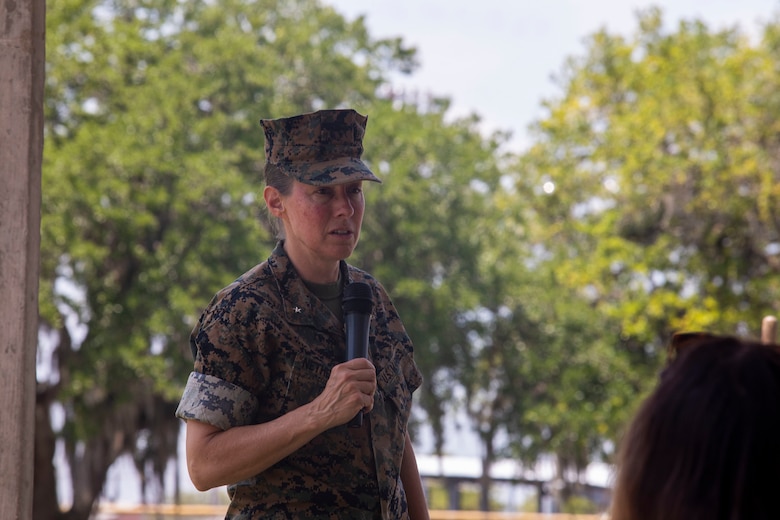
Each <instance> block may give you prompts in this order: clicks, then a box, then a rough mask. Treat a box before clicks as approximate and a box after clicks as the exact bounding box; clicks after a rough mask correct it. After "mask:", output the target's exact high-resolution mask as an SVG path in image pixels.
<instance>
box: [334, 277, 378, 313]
mask: <svg viewBox="0 0 780 520" xmlns="http://www.w3.org/2000/svg"><path fill="white" fill-rule="evenodd" d="M341 301H342V303H341V306H342V308H343V309H344V313H345V314H347V313H350V312H359V313H362V314H371V311H372V310H373V308H374V297H373V293H372V292H371V286H370V285H368V284H367V283H365V282H352V283H350V284H347V285H346V286H345V287H344V296H343V297H342V299H341Z"/></svg>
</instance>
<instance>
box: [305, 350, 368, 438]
mask: <svg viewBox="0 0 780 520" xmlns="http://www.w3.org/2000/svg"><path fill="white" fill-rule="evenodd" d="M375 393H376V369H375V368H374V365H373V363H371V362H370V361H369V360H368V359H366V358H357V359H352V360H350V361H347V362H345V363H341V364H339V365H336V366H335V367H333V369H332V370H331V372H330V377H329V378H328V382H327V384H326V385H325V389H324V390H323V391H322V393H321V394H320V395H319V396H317V398H315V399H314V401H312V402H311V403H310V404H309V407H310V408H311V413H312V414H314V416H315V417H319V418H320V419H321V420H322V421H324V423H325V425H326V427H325V428H324V429H328V428H332V427H334V426H339V425H342V424H345V423H347V422H349V421H350V420H352V418H354V417H355V415H357V413H358V412H359V411H361V410H362V411H363V412H364V413H368V412H370V411H371V410H372V409H373V408H374V394H375Z"/></svg>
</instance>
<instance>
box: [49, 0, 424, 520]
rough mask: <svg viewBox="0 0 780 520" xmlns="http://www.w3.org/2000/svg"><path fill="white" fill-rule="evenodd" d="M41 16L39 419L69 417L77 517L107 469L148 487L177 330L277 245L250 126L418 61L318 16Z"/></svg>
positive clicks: (173, 372)
mask: <svg viewBox="0 0 780 520" xmlns="http://www.w3.org/2000/svg"><path fill="white" fill-rule="evenodd" d="M47 15H48V16H47V37H48V39H47V49H48V52H47V78H46V106H45V111H46V114H45V117H46V122H45V138H46V139H45V151H44V166H43V175H44V176H43V188H44V195H43V215H42V235H43V240H42V242H43V245H42V255H41V256H42V269H41V295H40V300H41V320H42V326H43V327H44V328H46V329H49V330H50V331H51V332H52V333H53V334H54V338H55V340H54V346H53V348H54V354H53V356H52V358H51V359H52V362H53V363H54V365H53V366H52V367H51V369H50V373H51V374H52V375H53V377H51V378H50V379H49V380H46V381H41V386H40V389H41V391H40V392H39V405H40V406H41V408H42V409H43V410H47V409H48V408H49V407H50V406H52V405H53V404H54V403H57V404H58V405H59V409H61V410H63V411H64V415H65V418H64V424H63V426H62V428H61V429H60V430H59V431H58V432H57V434H58V435H59V436H61V437H62V438H63V439H64V440H65V441H66V442H65V445H66V446H67V447H68V448H67V452H68V453H67V455H68V457H69V460H70V463H71V469H72V480H73V484H74V497H75V501H74V504H73V510H72V511H71V512H70V513H69V514H71V515H72V517H73V518H79V517H82V518H86V515H88V514H89V511H90V509H91V506H92V501H93V500H94V499H95V498H96V497H97V494H98V493H99V492H100V490H101V487H102V479H103V478H104V477H105V473H106V471H107V469H108V467H109V466H110V464H111V463H112V462H113V461H114V460H115V459H116V457H117V456H118V455H119V454H121V453H125V452H130V453H133V454H134V456H135V458H136V460H137V463H138V465H139V470H143V471H146V470H145V469H143V468H145V467H147V466H148V465H149V464H152V465H153V466H154V468H155V472H156V473H157V474H158V475H161V473H162V470H163V469H164V467H165V463H166V462H167V461H168V459H169V458H170V457H171V456H172V455H173V454H174V453H175V448H176V442H177V438H178V435H177V433H178V425H179V423H178V421H177V420H176V419H175V418H174V417H173V411H174V409H175V405H176V402H177V401H178V399H179V397H180V395H181V388H182V386H183V384H184V382H185V381H186V376H187V373H188V371H189V370H191V368H192V358H191V354H190V351H189V347H188V336H189V332H190V330H191V329H192V327H193V325H194V324H195V320H196V319H197V316H198V315H199V313H200V311H201V309H202V308H203V307H204V306H205V304H206V303H207V302H208V300H209V299H210V298H211V296H212V295H213V294H214V293H215V292H216V291H217V290H218V289H219V288H221V287H223V286H224V285H226V284H227V283H229V282H230V281H232V280H233V279H234V278H235V277H237V276H238V275H240V274H241V273H242V272H244V271H245V270H247V269H249V268H250V267H251V266H252V265H254V264H256V263H258V262H259V261H261V260H262V259H263V258H265V256H266V255H267V253H268V251H270V248H271V247H272V246H273V242H274V239H273V238H272V237H271V236H270V235H269V232H268V230H267V229H266V228H265V227H264V226H263V225H262V222H263V221H264V216H263V210H262V195H261V190H262V183H261V182H260V181H261V177H260V176H261V167H262V164H263V162H264V154H263V139H262V132H261V131H260V128H259V125H258V120H259V119H260V118H262V117H280V116H282V115H290V114H292V113H299V112H305V111H310V110H315V109H317V108H320V107H322V106H329V107H331V106H342V105H362V106H366V105H367V104H368V101H370V100H371V99H372V98H373V96H374V93H375V91H376V90H377V89H378V88H379V86H381V85H382V84H383V81H384V80H383V76H382V75H383V74H384V73H385V72H387V71H389V70H391V69H392V68H399V69H405V70H409V69H411V68H413V67H414V54H413V52H411V51H410V50H408V49H406V48H405V47H404V46H403V44H402V42H401V41H400V40H373V39H371V38H370V37H369V36H368V34H367V32H366V29H365V27H364V25H363V22H362V20H357V21H355V22H349V23H348V22H346V21H345V20H344V19H343V18H342V17H341V16H340V15H338V14H337V13H335V12H334V11H333V10H332V9H330V8H327V7H323V6H322V5H320V4H319V3H318V2H316V1H313V0H309V1H307V0H301V1H295V2H277V1H272V0H263V1H246V2H242V1H226V2H219V3H218V4H217V3H215V2H209V1H193V2H172V1H168V0H150V1H145V2H140V3H139V2H135V1H112V2H97V1H88V0H63V1H62V2H56V3H54V4H52V5H51V6H49V10H48V13H47ZM68 321H70V322H71V326H69V327H65V326H64V324H65V323H66V322H68ZM82 334H83V336H84V337H81V335H82ZM41 417H43V418H46V417H48V414H46V413H44V414H43V415H42V416H41ZM42 420H45V419H42ZM149 439H151V440H152V441H149ZM52 442H53V439H52ZM45 471H51V468H50V467H44V468H40V472H45ZM41 474H42V473H41ZM38 492H39V493H40V494H42V495H46V496H41V497H39V498H40V500H41V501H46V502H48V503H51V502H52V501H56V498H55V497H54V496H53V493H55V490H47V489H40V490H38ZM39 498H36V502H38V500H39Z"/></svg>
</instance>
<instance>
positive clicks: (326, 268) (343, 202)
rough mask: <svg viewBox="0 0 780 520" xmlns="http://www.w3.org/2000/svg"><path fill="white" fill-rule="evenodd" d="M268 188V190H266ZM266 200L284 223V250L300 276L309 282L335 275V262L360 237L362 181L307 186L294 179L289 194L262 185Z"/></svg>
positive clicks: (347, 254)
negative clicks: (264, 189) (264, 187)
mask: <svg viewBox="0 0 780 520" xmlns="http://www.w3.org/2000/svg"><path fill="white" fill-rule="evenodd" d="M269 190H271V191H270V193H269ZM265 198H266V204H267V205H268V207H269V209H270V211H271V212H272V213H273V214H274V216H277V217H279V218H280V219H281V220H282V223H283V225H284V232H285V251H287V254H288V255H289V256H290V259H291V260H292V262H293V264H294V265H295V267H296V269H298V270H299V272H300V273H301V276H303V277H304V278H305V279H307V280H309V281H313V282H329V281H335V280H322V279H318V278H322V276H325V273H328V274H327V276H330V275H331V274H332V275H335V276H337V275H338V262H339V260H344V259H346V258H347V257H349V256H350V255H351V254H352V251H353V250H354V249H355V246H356V245H357V243H358V239H359V238H360V227H361V225H362V223H363V211H364V209H365V200H364V199H363V181H356V182H350V183H347V184H337V185H330V186H311V185H308V184H303V183H301V182H298V181H295V182H294V183H293V188H292V191H291V192H290V194H288V195H281V194H280V193H279V192H278V191H277V190H275V189H274V188H266V193H265Z"/></svg>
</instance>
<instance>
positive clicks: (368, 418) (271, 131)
mask: <svg viewBox="0 0 780 520" xmlns="http://www.w3.org/2000/svg"><path fill="white" fill-rule="evenodd" d="M366 120H367V118H366V117H364V116H361V115H360V114H358V113H357V112H355V111H354V110H323V111H319V112H315V113H311V114H304V115H300V116H295V117H291V118H284V119H276V120H263V121H262V122H261V123H262V125H263V127H264V130H265V137H266V146H265V149H266V159H267V161H266V166H265V179H266V188H265V190H264V198H265V202H266V206H267V207H268V210H269V212H270V214H271V215H272V217H273V218H274V219H275V220H277V221H278V222H281V225H282V228H281V229H280V230H279V231H280V241H279V243H278V244H277V246H276V248H275V249H274V251H273V252H272V253H271V256H270V257H269V258H268V259H267V260H266V261H265V262H263V263H261V264H259V265H257V266H255V267H254V268H253V269H251V270H250V271H248V272H247V273H245V274H244V275H242V276H241V277H240V278H239V279H238V280H236V281H235V282H234V283H233V284H231V285H230V286H228V287H226V288H224V289H222V290H221V291H220V292H219V293H218V294H217V295H216V296H215V297H214V299H213V300H212V301H211V303H210V304H209V306H208V307H207V308H206V310H205V311H204V313H203V315H202V316H201V318H200V321H199V323H198V325H197V326H196V327H195V329H194V330H193V332H192V337H191V346H192V348H193V352H194V353H195V356H196V357H195V366H194V371H193V372H192V373H191V374H190V377H189V379H188V381H187V386H186V388H185V391H184V395H183V396H182V399H181V402H180V404H179V408H178V410H177V412H176V415H177V416H178V417H180V418H182V419H184V420H185V421H186V422H187V464H188V468H189V472H190V477H191V478H192V481H193V483H194V484H195V486H196V487H197V488H198V489H200V490H206V489H210V488H213V487H216V486H221V485H227V486H228V493H229V496H230V499H231V503H230V506H229V509H228V513H227V516H226V518H230V519H255V518H274V519H277V518H278V519H286V518H328V519H378V518H385V519H407V518H411V519H412V520H417V519H427V518H428V510H427V506H426V501H425V496H424V493H423V488H422V484H421V481H420V475H419V472H418V469H417V462H416V459H415V455H414V451H413V449H412V443H411V440H410V438H409V434H408V430H407V422H408V419H409V415H410V410H411V405H412V392H414V390H415V389H417V388H418V387H419V385H420V384H421V376H420V373H419V371H418V369H417V366H416V365H415V362H414V357H413V348H412V343H411V341H410V339H409V337H408V335H407V334H406V331H405V330H404V326H403V324H402V323H401V320H400V318H399V316H398V313H397V311H396V309H395V307H394V306H393V303H392V302H391V300H390V298H389V296H388V295H387V293H386V292H385V290H384V288H383V287H382V286H381V284H380V283H379V282H378V281H377V280H375V279H374V278H373V277H372V276H371V275H369V274H368V273H366V272H364V271H362V270H360V269H357V268H355V267H353V266H351V265H349V264H347V263H346V261H345V259H346V258H348V257H349V256H350V255H351V254H352V251H353V250H354V248H355V246H356V245H357V242H358V239H359V236H360V228H361V224H362V220H363V211H364V207H365V203H364V199H363V192H362V182H363V181H364V180H367V181H375V182H380V181H379V179H378V178H377V177H376V176H375V175H374V174H373V173H372V172H371V171H370V170H369V169H368V167H367V166H366V165H365V164H364V163H363V162H362V161H361V159H360V157H361V155H362V152H363V144H362V138H363V134H364V132H365V125H366ZM351 282H364V283H367V284H369V285H370V287H371V292H372V295H373V300H374V308H373V314H372V316H371V322H370V327H369V338H370V340H369V359H370V361H369V359H366V358H358V359H353V360H351V361H345V359H346V357H345V330H344V324H343V318H342V310H341V291H342V289H343V287H344V286H345V285H346V284H348V283H351ZM361 410H362V411H363V412H364V414H365V420H364V421H363V425H362V426H361V427H358V428H350V427H348V426H347V423H348V422H349V421H350V420H351V419H352V418H353V417H355V415H356V414H357V413H358V412H359V411H361Z"/></svg>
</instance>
